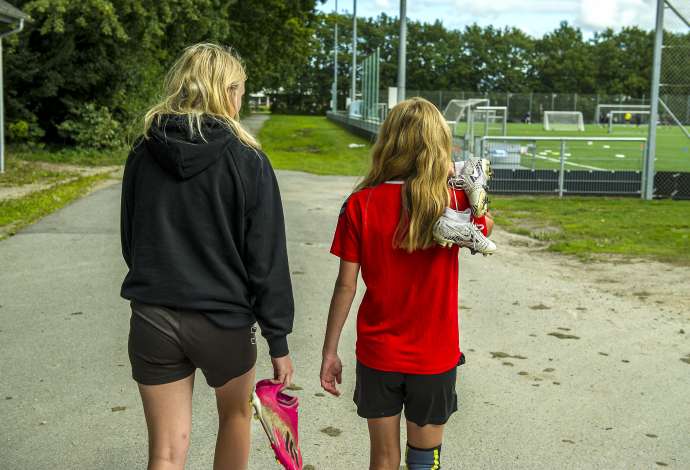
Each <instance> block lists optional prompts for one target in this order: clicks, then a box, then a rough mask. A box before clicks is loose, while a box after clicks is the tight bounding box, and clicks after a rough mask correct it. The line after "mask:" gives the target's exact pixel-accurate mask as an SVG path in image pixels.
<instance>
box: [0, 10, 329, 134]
mask: <svg viewBox="0 0 690 470" xmlns="http://www.w3.org/2000/svg"><path fill="white" fill-rule="evenodd" d="M316 1H317V0H174V1H158V0H80V1H74V0H18V1H16V0H15V1H14V2H13V3H14V4H15V5H16V6H17V7H18V8H20V9H21V10H23V11H24V12H25V13H27V14H29V15H30V16H31V21H30V22H28V23H27V25H26V29H25V31H24V32H22V33H21V34H18V35H14V36H11V37H10V38H8V40H5V90H6V108H7V110H6V111H7V120H8V136H9V138H10V140H12V141H15V142H21V141H44V142H50V143H66V144H77V145H80V146H87V147H111V146H118V145H123V143H125V142H126V140H127V139H126V136H127V134H128V132H127V131H131V130H134V131H136V125H137V124H136V123H137V119H138V118H140V117H141V115H142V114H143V112H145V110H146V108H147V107H148V106H150V105H151V104H152V103H153V102H154V101H155V100H156V99H157V97H158V96H159V94H160V90H161V85H162V79H163V76H164V74H165V72H166V70H167V68H168V67H169V66H170V65H171V63H172V62H173V61H174V59H175V58H176V57H177V56H178V55H179V54H180V52H181V51H182V49H183V48H184V47H185V46H187V45H190V44H193V43H197V42H201V41H214V42H219V43H222V44H227V45H232V47H234V48H235V49H236V50H237V51H238V52H239V53H240V55H241V56H242V57H243V59H244V61H245V62H246V66H247V70H248V76H249V79H248V82H247V89H248V91H252V90H260V89H263V88H267V87H268V88H278V87H280V86H287V87H293V86H294V83H295V82H296V80H297V79H298V75H297V74H298V72H299V68H298V67H297V66H296V65H295V64H303V63H304V62H305V60H306V59H305V58H306V57H308V56H309V53H310V50H311V41H312V39H313V34H314V29H313V24H314V23H315V6H316Z"/></svg>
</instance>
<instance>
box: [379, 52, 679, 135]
mask: <svg viewBox="0 0 690 470" xmlns="http://www.w3.org/2000/svg"><path fill="white" fill-rule="evenodd" d="M685 50H686V52H687V54H690V50H688V48H687V47H686V48H685ZM664 53H666V50H665V49H664ZM674 54H675V52H674ZM686 59H687V57H686ZM379 94H380V96H387V94H388V91H387V90H381V91H380V92H379ZM406 96H407V97H408V98H409V97H412V96H421V97H422V98H425V99H427V100H429V101H431V102H432V103H434V104H435V105H436V106H437V107H438V108H439V109H445V107H446V105H447V104H448V103H449V102H450V101H451V100H457V99H463V100H465V99H488V100H489V103H490V105H491V106H506V107H507V108H508V121H510V122H522V121H525V120H526V119H527V118H529V120H530V121H531V122H542V120H543V118H544V112H545V111H579V112H581V113H582V117H583V119H584V121H585V124H595V123H596V124H602V121H603V118H605V116H599V118H598V117H597V107H598V106H600V105H607V104H608V105H619V106H621V108H619V109H627V106H630V107H631V108H633V109H634V108H635V107H639V106H649V104H650V98H649V96H642V97H633V96H627V95H607V94H591V95H590V94H580V93H512V92H511V93H506V92H487V93H482V92H476V91H456V90H415V89H408V90H406ZM660 96H661V98H662V99H663V100H664V102H666V103H671V104H670V105H669V106H670V107H672V109H674V110H675V114H676V116H677V117H678V119H679V120H680V121H681V122H683V123H684V124H685V125H690V90H688V89H687V88H681V87H678V86H675V87H666V88H665V89H664V90H663V92H662V93H661V94H660ZM661 119H662V123H665V124H669V123H671V118H670V116H668V115H663V114H662V116H661Z"/></svg>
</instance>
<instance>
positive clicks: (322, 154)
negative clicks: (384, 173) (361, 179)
mask: <svg viewBox="0 0 690 470" xmlns="http://www.w3.org/2000/svg"><path fill="white" fill-rule="evenodd" d="M259 140H260V141H261V144H262V145H263V149H264V151H265V152H266V154H267V155H268V157H269V158H270V159H271V163H272V164H273V166H274V168H277V169H281V170H296V171H306V172H308V173H315V174H317V175H350V176H361V175H363V174H364V172H365V171H366V169H367V165H368V163H369V149H370V142H369V141H367V140H365V139H362V138H360V137H357V136H355V135H353V134H350V133H349V132H347V131H346V130H344V129H343V128H341V127H339V126H337V125H336V124H334V123H332V122H330V121H329V120H327V119H326V118H325V117H323V116H286V115H279V114H278V115H272V116H271V118H270V119H269V120H268V121H266V123H265V124H264V126H263V128H262V129H261V131H260V132H259ZM350 144H355V145H356V146H357V147H354V148H353V147H350Z"/></svg>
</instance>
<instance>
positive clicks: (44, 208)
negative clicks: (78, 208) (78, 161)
mask: <svg viewBox="0 0 690 470" xmlns="http://www.w3.org/2000/svg"><path fill="white" fill-rule="evenodd" d="M109 177H110V175H109V174H107V173H102V174H98V175H93V176H85V177H82V178H77V179H74V180H71V181H68V182H66V183H62V184H57V185H56V186H53V187H50V188H48V189H45V190H43V191H37V192H35V193H31V194H29V195H27V196H25V197H22V198H19V199H8V200H5V201H0V239H2V238H5V237H7V236H9V235H14V234H15V233H16V232H17V231H18V230H20V229H21V228H22V227H25V226H27V225H29V224H31V223H33V222H35V221H37V220H38V219H40V218H41V217H44V216H46V215H48V214H50V213H51V212H54V211H56V210H58V209H60V208H62V207H64V206H66V205H67V204H69V203H70V202H72V201H74V200H75V199H77V198H79V197H81V196H84V195H85V194H87V193H88V192H89V191H90V190H91V189H92V188H93V187H94V186H95V185H96V184H97V183H99V182H101V181H103V180H106V179H108V178H109Z"/></svg>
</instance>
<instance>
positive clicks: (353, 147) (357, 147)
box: [348, 143, 365, 149]
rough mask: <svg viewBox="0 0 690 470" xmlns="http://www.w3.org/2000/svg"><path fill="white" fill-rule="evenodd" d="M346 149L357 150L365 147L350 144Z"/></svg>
mask: <svg viewBox="0 0 690 470" xmlns="http://www.w3.org/2000/svg"><path fill="white" fill-rule="evenodd" d="M348 147H349V148H351V149H359V148H362V147H365V145H364V144H355V143H352V144H350V145H348Z"/></svg>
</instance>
